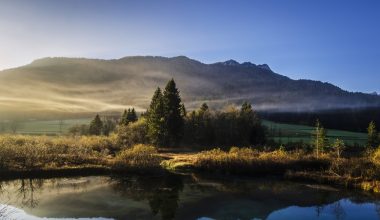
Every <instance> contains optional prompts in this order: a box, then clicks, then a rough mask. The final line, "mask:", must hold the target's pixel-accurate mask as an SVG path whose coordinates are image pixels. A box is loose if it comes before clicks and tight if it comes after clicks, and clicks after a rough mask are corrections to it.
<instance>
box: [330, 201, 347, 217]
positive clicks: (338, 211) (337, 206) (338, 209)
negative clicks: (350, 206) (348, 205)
mask: <svg viewBox="0 0 380 220" xmlns="http://www.w3.org/2000/svg"><path fill="white" fill-rule="evenodd" d="M333 212H334V214H335V218H336V219H337V220H340V219H344V217H345V215H346V212H345V211H344V208H343V207H342V204H341V203H340V201H337V202H336V203H334V204H333Z"/></svg>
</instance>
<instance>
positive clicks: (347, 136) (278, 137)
mask: <svg viewBox="0 0 380 220" xmlns="http://www.w3.org/2000/svg"><path fill="white" fill-rule="evenodd" d="M263 125H265V126H266V127H267V128H268V132H269V138H270V139H273V140H274V141H276V142H281V143H284V144H286V143H289V142H304V143H306V144H309V143H311V141H312V135H313V132H314V130H315V128H314V127H312V126H306V125H295V124H283V123H276V122H272V121H267V120H263ZM327 138H328V139H329V142H330V143H333V142H334V140H335V139H337V138H339V139H341V140H343V141H344V142H345V144H347V145H356V144H358V145H365V144H366V142H367V134H366V133H359V132H351V131H343V130H335V129H327Z"/></svg>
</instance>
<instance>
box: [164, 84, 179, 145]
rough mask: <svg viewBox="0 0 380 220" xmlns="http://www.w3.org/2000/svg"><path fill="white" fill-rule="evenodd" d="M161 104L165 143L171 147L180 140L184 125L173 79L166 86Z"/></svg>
mask: <svg viewBox="0 0 380 220" xmlns="http://www.w3.org/2000/svg"><path fill="white" fill-rule="evenodd" d="M163 103H164V111H165V122H166V127H167V139H166V140H165V143H166V144H168V145H169V146H173V145H176V144H178V143H179V141H180V140H181V138H182V136H183V125H184V119H183V117H182V114H181V112H182V107H181V97H180V95H179V91H178V89H177V87H176V84H175V82H174V80H173V79H171V80H170V81H169V82H168V83H167V84H166V87H165V91H164V94H163Z"/></svg>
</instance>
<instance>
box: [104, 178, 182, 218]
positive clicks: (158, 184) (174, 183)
mask: <svg viewBox="0 0 380 220" xmlns="http://www.w3.org/2000/svg"><path fill="white" fill-rule="evenodd" d="M111 182H112V183H113V184H111V185H112V188H113V189H114V190H115V191H116V192H117V193H119V194H121V195H123V196H127V197H130V198H132V199H135V200H138V201H139V200H147V201H148V203H149V207H150V209H151V211H152V213H153V215H154V216H157V215H158V214H160V215H161V219H163V220H167V219H174V217H175V214H176V211H177V209H178V207H179V194H180V192H181V191H182V190H183V188H184V183H183V179H182V178H181V177H180V176H178V175H174V174H170V175H165V176H159V177H146V176H139V177H135V178H120V177H116V178H112V179H111Z"/></svg>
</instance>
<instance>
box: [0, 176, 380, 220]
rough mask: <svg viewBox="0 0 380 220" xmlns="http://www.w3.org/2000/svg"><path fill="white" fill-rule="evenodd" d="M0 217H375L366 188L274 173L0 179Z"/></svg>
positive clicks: (379, 210)
mask: <svg viewBox="0 0 380 220" xmlns="http://www.w3.org/2000/svg"><path fill="white" fill-rule="evenodd" d="M0 203H1V205H0V213H1V214H0V215H1V216H2V217H0V219H30V220H39V219H49V220H50V219H94V220H95V219H96V220H100V219H107V220H108V219H202V220H203V219H204V220H206V219H379V217H380V199H379V198H376V197H375V196H374V195H371V194H364V193H362V192H353V191H348V190H342V189H335V188H332V187H328V186H321V185H313V184H305V183H295V182H288V181H282V180H277V179H270V178H266V179H257V178H256V179H250V178H233V177H229V178H221V177H219V178H215V177H214V178H210V177H204V176H199V175H195V174H192V175H179V174H167V175H163V176H149V177H147V176H126V177H120V176H91V177H75V178H55V179H20V180H12V181H3V182H1V183H0Z"/></svg>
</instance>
